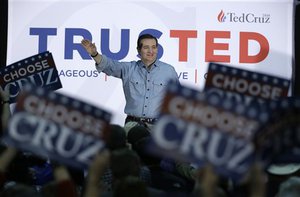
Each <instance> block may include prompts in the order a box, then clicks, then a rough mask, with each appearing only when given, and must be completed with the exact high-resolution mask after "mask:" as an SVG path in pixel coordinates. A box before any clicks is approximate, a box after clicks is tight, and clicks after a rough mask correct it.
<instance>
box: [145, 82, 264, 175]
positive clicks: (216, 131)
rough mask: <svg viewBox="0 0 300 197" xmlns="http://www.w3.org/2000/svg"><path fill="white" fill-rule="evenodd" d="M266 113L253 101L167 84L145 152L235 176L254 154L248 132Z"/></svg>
mask: <svg viewBox="0 0 300 197" xmlns="http://www.w3.org/2000/svg"><path fill="white" fill-rule="evenodd" d="M268 117H269V114H268V113H266V112H264V111H261V110H260V109H259V105H254V104H253V105H251V106H247V107H246V106H245V105H244V104H243V103H237V102H232V101H231V100H230V99H228V98H225V97H222V96H219V95H216V94H211V95H209V94H203V93H200V92H197V91H196V90H192V89H190V88H187V87H182V86H176V85H175V84H170V85H169V87H168V91H167V94H166V97H165V99H164V103H163V107H162V110H161V116H160V118H159V121H158V122H157V123H156V125H155V128H154V130H153V133H152V143H151V145H149V147H151V148H150V150H149V151H151V152H153V153H155V154H160V155H163V156H164V157H172V158H176V159H181V160H188V161H190V162H193V163H196V164H198V165H199V166H201V165H204V164H206V163H207V162H209V163H211V164H212V165H213V166H214V167H215V170H216V171H217V172H218V173H220V174H223V175H225V176H229V177H231V178H233V179H234V180H240V179H241V177H242V176H243V175H244V173H245V172H246V171H247V170H248V168H249V165H251V164H252V162H253V161H254V158H255V156H254V154H255V149H254V145H253V143H252V139H253V136H254V134H255V132H256V131H257V129H258V128H259V126H260V124H262V123H265V122H266V121H267V120H268ZM153 145H154V146H153Z"/></svg>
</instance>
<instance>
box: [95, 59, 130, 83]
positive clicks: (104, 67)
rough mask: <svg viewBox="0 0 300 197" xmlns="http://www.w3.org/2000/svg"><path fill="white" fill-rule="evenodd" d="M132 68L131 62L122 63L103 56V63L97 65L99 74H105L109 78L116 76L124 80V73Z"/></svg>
mask: <svg viewBox="0 0 300 197" xmlns="http://www.w3.org/2000/svg"><path fill="white" fill-rule="evenodd" d="M129 66H130V62H120V61H117V60H113V59H111V58H108V57H106V56H105V55H102V59H101V62H100V63H99V64H97V63H96V69H97V71H98V72H103V73H105V74H107V75H108V76H114V77H117V78H123V77H124V73H125V72H126V71H125V70H127V69H128V68H129Z"/></svg>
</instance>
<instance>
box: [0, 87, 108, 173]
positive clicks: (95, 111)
mask: <svg viewBox="0 0 300 197" xmlns="http://www.w3.org/2000/svg"><path fill="white" fill-rule="evenodd" d="M110 120H111V113H109V112H107V111H105V110H103V109H100V108H97V107H95V106H92V105H90V104H88V103H84V102H82V101H80V100H77V99H75V98H71V97H68V96H65V95H62V94H58V93H55V92H53V91H52V92H49V91H46V90H45V89H42V88H35V89H34V90H33V88H32V87H31V88H29V89H27V86H26V88H25V89H24V90H23V91H22V93H21V94H20V96H19V97H18V100H17V103H16V108H15V111H14V113H13V115H12V117H11V118H10V120H9V123H8V128H7V132H6V135H5V136H4V140H5V142H6V143H8V144H11V145H13V146H16V147H18V148H20V149H22V150H24V151H30V152H33V153H35V154H38V155H42V156H45V157H49V158H50V159H51V160H56V161H59V162H61V163H64V164H66V165H70V166H73V167H76V168H86V167H87V166H88V165H89V163H90V162H91V160H92V159H93V157H94V155H95V154H96V153H97V152H99V151H101V150H102V149H103V148H104V147H105V140H106V139H107V137H108V136H107V135H108V133H107V131H108V125H109V122H110Z"/></svg>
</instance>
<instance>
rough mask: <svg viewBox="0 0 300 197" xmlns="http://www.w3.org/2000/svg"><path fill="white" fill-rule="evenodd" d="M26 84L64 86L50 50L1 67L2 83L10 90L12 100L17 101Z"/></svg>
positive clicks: (0, 76) (48, 86) (45, 86)
mask: <svg viewBox="0 0 300 197" xmlns="http://www.w3.org/2000/svg"><path fill="white" fill-rule="evenodd" d="M26 84H32V85H34V86H37V87H43V88H45V89H48V90H57V89H59V88H62V84H61V82H60V79H59V77H58V73H57V69H56V66H55V63H54V60H53V57H52V54H51V53H50V52H49V51H46V52H43V53H40V54H37V55H34V56H31V57H28V58H26V59H23V60H20V61H18V62H15V63H13V64H11V65H9V66H6V67H1V69H0V85H1V87H2V88H3V89H9V90H10V102H15V101H16V98H17V96H18V95H19V93H20V91H21V90H22V89H23V87H24V86H25V85H26Z"/></svg>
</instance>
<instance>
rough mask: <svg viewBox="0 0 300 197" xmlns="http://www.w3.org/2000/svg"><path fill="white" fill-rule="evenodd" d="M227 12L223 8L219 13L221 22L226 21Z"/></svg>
mask: <svg viewBox="0 0 300 197" xmlns="http://www.w3.org/2000/svg"><path fill="white" fill-rule="evenodd" d="M225 18H226V17H225V13H224V12H223V10H221V12H220V13H219V14H218V21H219V22H220V23H222V22H224V21H225Z"/></svg>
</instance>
